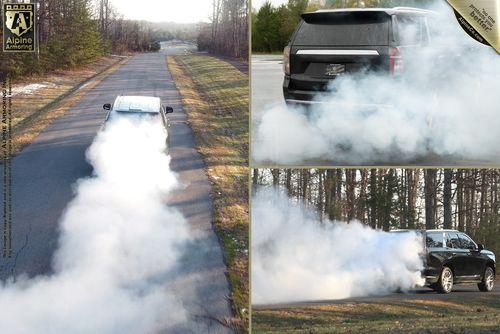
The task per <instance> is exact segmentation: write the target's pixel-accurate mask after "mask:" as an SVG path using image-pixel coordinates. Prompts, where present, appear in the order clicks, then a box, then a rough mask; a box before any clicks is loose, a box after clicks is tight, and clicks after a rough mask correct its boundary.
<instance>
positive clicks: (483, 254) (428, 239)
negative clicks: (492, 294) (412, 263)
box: [394, 230, 496, 293]
mask: <svg viewBox="0 0 500 334" xmlns="http://www.w3.org/2000/svg"><path fill="white" fill-rule="evenodd" d="M406 231H407V230H405V231H401V230H400V231H394V232H406ZM416 232H417V233H418V234H421V235H422V236H423V237H424V240H425V248H424V249H425V254H424V255H423V258H424V267H425V269H424V271H423V276H424V278H425V280H426V284H427V285H428V286H430V287H431V288H433V289H434V290H436V291H438V292H440V293H450V292H451V290H452V288H453V284H458V283H477V286H478V288H479V290H481V291H484V292H489V291H491V290H493V286H494V284H495V274H496V262H495V254H493V252H491V251H488V250H486V249H484V246H483V245H481V244H476V243H475V242H474V241H473V240H472V239H471V238H470V237H469V236H468V235H467V234H465V233H463V232H459V231H456V230H426V231H416Z"/></svg>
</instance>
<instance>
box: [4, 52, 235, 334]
mask: <svg viewBox="0 0 500 334" xmlns="http://www.w3.org/2000/svg"><path fill="white" fill-rule="evenodd" d="M189 49H190V47H189V46H181V47H178V46H172V45H167V46H166V49H165V50H164V51H163V52H160V53H149V54H140V55H137V56H134V57H133V58H132V59H130V60H129V61H128V62H127V63H126V64H125V65H123V66H122V67H120V68H119V69H118V70H117V71H116V72H114V73H113V74H111V75H109V76H108V77H107V78H105V79H104V80H103V81H102V82H101V83H100V84H99V85H98V86H96V87H95V88H94V89H92V90H91V91H90V92H89V93H87V94H86V95H85V96H84V97H83V98H82V99H81V100H80V101H79V102H78V103H77V104H76V105H75V106H74V107H73V108H71V110H70V111H69V112H67V113H66V115H64V116H63V117H61V118H59V119H57V120H56V121H55V122H54V123H52V124H51V125H50V126H48V127H47V128H46V129H45V130H44V131H43V132H42V133H41V134H40V135H39V136H38V137H37V138H36V140H35V141H34V142H33V143H32V144H31V145H29V146H28V147H26V148H25V149H24V150H23V151H22V152H21V153H20V154H19V155H18V156H16V157H15V158H14V159H13V162H12V168H13V189H12V192H13V201H12V205H13V253H14V255H15V256H14V257H13V258H12V259H11V260H6V259H2V258H0V279H6V278H8V277H13V276H19V275H21V274H27V275H29V276H31V277H32V276H35V275H42V274H50V272H51V266H50V265H51V258H52V255H53V253H54V250H55V248H56V246H57V239H58V230H57V224H58V219H59V217H60V216H61V214H62V212H63V210H64V208H65V207H66V205H67V204H68V202H70V200H71V199H72V198H73V197H74V193H73V187H74V184H75V182H76V181H77V180H78V179H80V178H84V177H88V176H90V175H91V173H92V168H91V166H90V165H89V164H88V163H87V162H86V161H85V150H86V149H87V148H88V147H89V146H90V144H91V143H92V140H93V139H94V137H95V135H96V133H97V131H98V129H99V127H100V125H101V123H102V122H103V120H104V118H105V116H106V113H105V112H104V111H103V110H102V105H103V104H104V103H112V102H113V101H114V98H115V97H116V96H117V95H119V94H123V95H125V94H130V95H155V96H159V97H161V98H162V102H163V103H164V104H166V105H170V106H172V107H173V108H174V113H173V114H171V116H170V119H171V140H170V145H171V146H170V154H171V156H172V159H171V168H172V169H173V170H174V171H175V172H177V173H178V175H179V178H180V181H181V182H182V183H183V184H184V185H185V188H183V190H182V191H181V190H178V191H175V192H174V193H172V194H170V195H169V198H168V202H169V204H171V205H175V206H176V207H178V208H179V209H180V211H181V212H182V213H183V214H184V216H185V217H186V219H187V220H188V223H189V224H190V227H191V230H192V234H193V235H194V237H195V240H194V242H193V243H192V244H191V245H190V246H189V247H188V250H187V251H186V253H185V256H184V257H183V259H182V260H181V261H182V263H180V266H179V267H181V272H180V273H179V274H178V276H177V277H176V279H175V283H173V284H172V283H171V282H170V283H171V284H169V288H168V291H167V293H170V294H174V295H175V297H176V298H177V299H179V300H180V301H181V302H182V303H183V305H184V307H185V308H186V309H187V311H188V313H189V315H190V319H189V321H188V322H186V323H185V324H183V325H182V326H180V327H179V328H177V329H178V331H179V332H187V333H190V332H192V333H225V332H230V331H229V330H228V329H227V328H225V327H223V326H222V325H221V324H220V323H219V322H218V321H217V319H223V318H225V317H231V316H232V311H231V307H230V303H229V302H228V299H227V297H228V296H229V294H230V292H229V284H228V281H227V279H226V277H225V270H226V268H225V265H224V263H223V255H222V251H221V247H220V245H219V243H218V239H217V237H216V235H215V233H214V230H213V226H212V216H213V211H212V210H213V209H212V201H211V199H210V196H209V192H210V184H209V182H208V179H207V176H206V174H205V171H204V162H203V160H202V157H201V156H200V155H199V154H198V153H197V151H196V150H195V148H194V147H195V143H194V137H193V133H192V131H191V128H190V127H189V125H188V124H187V115H186V114H185V112H184V111H183V109H182V105H181V99H180V96H179V93H178V91H177V89H176V88H175V85H174V82H173V80H172V77H171V75H170V73H169V72H168V70H167V67H166V60H165V56H166V54H175V53H184V52H186V50H188V51H189ZM2 173H3V170H2ZM2 182H3V181H2Z"/></svg>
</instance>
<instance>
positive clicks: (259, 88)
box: [251, 55, 500, 168]
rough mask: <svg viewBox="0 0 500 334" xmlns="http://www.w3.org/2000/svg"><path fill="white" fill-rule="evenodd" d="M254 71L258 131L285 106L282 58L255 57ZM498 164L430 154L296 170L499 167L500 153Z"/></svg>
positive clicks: (317, 163)
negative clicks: (276, 109) (269, 114)
mask: <svg viewBox="0 0 500 334" xmlns="http://www.w3.org/2000/svg"><path fill="white" fill-rule="evenodd" d="M251 71H252V79H251V80H252V96H251V101H252V129H256V126H257V125H258V123H259V121H260V119H261V118H262V115H263V114H264V113H265V111H266V110H267V109H270V108H271V107H273V106H277V105H282V106H284V105H285V102H284V98H283V61H282V56H280V55H253V56H252V62H251ZM492 160H496V161H490V160H489V159H483V160H470V159H463V158H460V157H456V156H438V155H435V154H430V155H428V156H425V157H419V158H416V159H413V160H397V159H392V160H390V161H366V162H361V163H356V162H351V161H341V160H336V161H330V160H326V159H321V158H319V159H315V160H309V161H302V162H300V163H295V164H293V166H304V167H307V166H316V167H317V166H325V167H326V166H353V165H358V166H359V165H361V166H374V167H377V166H380V167H387V166H398V167H404V166H420V167H457V166H459V167H461V166H467V167H479V168H481V167H497V166H498V165H499V164H500V151H499V152H497V153H496V154H495V159H492ZM280 165H282V164H278V163H275V162H273V161H259V162H255V161H253V162H252V166H254V167H259V166H277V167H279V166H280Z"/></svg>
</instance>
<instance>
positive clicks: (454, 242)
mask: <svg viewBox="0 0 500 334" xmlns="http://www.w3.org/2000/svg"><path fill="white" fill-rule="evenodd" d="M446 247H448V248H461V244H460V239H459V238H458V235H457V234H456V233H446Z"/></svg>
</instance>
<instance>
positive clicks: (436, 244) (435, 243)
mask: <svg viewBox="0 0 500 334" xmlns="http://www.w3.org/2000/svg"><path fill="white" fill-rule="evenodd" d="M425 240H426V244H427V248H442V247H443V233H428V234H427V237H426V239H425Z"/></svg>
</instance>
